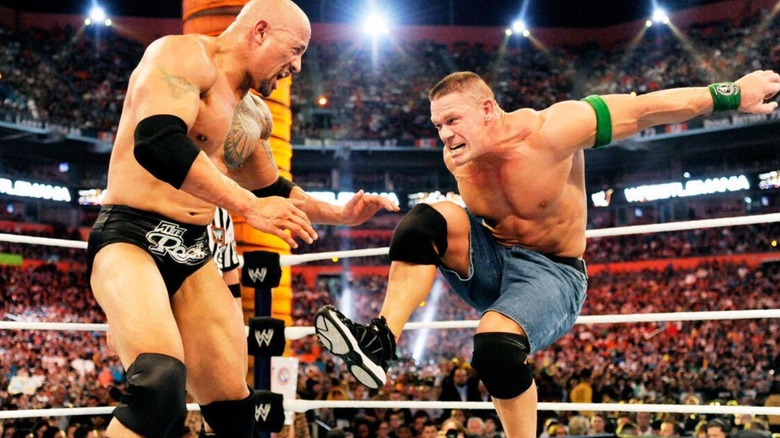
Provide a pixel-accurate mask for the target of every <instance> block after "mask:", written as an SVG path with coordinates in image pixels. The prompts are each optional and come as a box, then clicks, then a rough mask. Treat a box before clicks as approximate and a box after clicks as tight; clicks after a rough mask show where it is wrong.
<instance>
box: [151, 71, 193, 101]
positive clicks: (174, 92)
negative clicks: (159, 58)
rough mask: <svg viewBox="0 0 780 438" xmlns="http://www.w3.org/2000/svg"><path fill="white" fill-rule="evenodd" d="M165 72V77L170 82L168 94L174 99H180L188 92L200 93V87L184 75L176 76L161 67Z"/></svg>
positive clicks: (163, 72)
mask: <svg viewBox="0 0 780 438" xmlns="http://www.w3.org/2000/svg"><path fill="white" fill-rule="evenodd" d="M160 71H162V74H163V79H165V82H167V83H168V94H170V96H171V97H173V98H174V99H179V98H181V97H182V96H184V95H185V94H186V93H195V94H198V95H200V90H199V89H198V87H196V86H195V85H193V84H192V83H191V82H190V81H188V80H187V78H185V77H184V76H176V75H172V74H170V73H168V72H167V71H165V70H163V69H160Z"/></svg>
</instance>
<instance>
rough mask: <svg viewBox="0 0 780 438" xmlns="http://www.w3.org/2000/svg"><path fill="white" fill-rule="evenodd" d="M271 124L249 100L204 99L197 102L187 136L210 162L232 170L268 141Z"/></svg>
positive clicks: (245, 98)
mask: <svg viewBox="0 0 780 438" xmlns="http://www.w3.org/2000/svg"><path fill="white" fill-rule="evenodd" d="M271 124H272V121H271V120H270V118H269V117H267V116H266V115H265V114H264V113H263V112H262V111H260V110H259V109H258V108H257V106H256V105H255V104H254V102H253V101H252V99H251V98H247V97H244V98H242V99H240V100H238V101H236V99H235V98H232V99H231V98H219V97H207V98H205V99H203V100H202V101H201V105H200V111H199V112H198V117H197V119H196V121H195V124H194V125H193V127H192V130H191V135H192V137H193V139H194V140H195V142H196V143H197V144H198V146H200V148H201V149H202V150H203V151H205V152H206V154H208V155H209V157H211V159H212V160H213V161H215V162H217V163H219V164H224V165H225V166H226V167H227V168H228V169H232V168H235V167H238V166H240V165H241V164H243V163H244V161H245V160H246V159H247V157H249V156H250V155H251V154H252V153H253V152H254V151H255V149H257V146H258V144H259V142H260V141H261V140H263V139H266V138H268V133H269V132H270V127H271Z"/></svg>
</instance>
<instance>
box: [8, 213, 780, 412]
mask: <svg viewBox="0 0 780 438" xmlns="http://www.w3.org/2000/svg"><path fill="white" fill-rule="evenodd" d="M773 222H780V213H776V214H765V215H756V216H744V217H734V218H722V219H708V220H696V221H688V222H675V223H667V224H653V225H639V226H627V227H616V228H609V229H599V230H588V232H587V233H586V236H587V237H588V238H598V237H612V236H622V235H631V234H647V233H659V232H670V231H685V230H696V229H703V228H715V227H726V226H737V225H753V224H764V223H773ZM0 242H9V243H20V244H31V245H47V246H58V247H65V248H77V249H86V242H83V241H72V240H64V239H54V238H41V237H32V236H21V235H14V234H2V233H0ZM387 253H388V248H373V249H362V250H350V251H331V252H321V253H311V254H302V255H285V256H280V260H279V264H280V265H281V266H294V265H298V264H301V263H306V262H311V261H318V260H331V259H333V258H334V257H338V258H347V257H366V256H376V255H386V254H387ZM777 318H780V308H775V309H757V310H731V311H701V312H673V313H641V314H613V315H584V316H580V317H579V318H578V319H577V321H576V324H632V323H643V322H669V321H715V320H738V319H777ZM477 324H478V321H434V322H428V323H415V322H410V323H408V324H407V325H406V326H405V330H420V329H461V328H476V327H477ZM0 330H4V331H12V330H41V331H48V330H52V331H90V332H101V331H107V330H108V326H107V324H83V323H55V322H32V321H0ZM312 334H314V327H285V329H284V335H285V338H286V339H287V340H295V339H300V338H302V337H305V336H308V335H312ZM283 405H284V410H285V411H286V412H305V411H308V410H314V409H323V408H380V409H389V408H409V409H469V410H481V409H490V410H492V409H494V407H493V404H492V403H490V402H439V401H365V400H363V401H348V400H342V401H337V400H330V401H328V400H300V399H290V398H285V399H284V402H283ZM187 407H188V409H189V410H192V411H197V410H199V407H198V405H197V404H195V403H191V404H188V405H187ZM113 409H114V407H113V406H109V407H84V408H53V409H28V410H8V411H0V420H4V419H17V418H37V417H60V416H75V415H105V414H110V413H111V412H112V410H113ZM538 410H539V411H559V412H564V411H596V412H632V413H633V412H656V413H680V414H719V415H738V414H753V415H780V407H765V406H744V405H743V406H740V405H731V404H728V405H717V404H710V405H696V404H677V405H675V404H651V403H636V404H631V403H628V404H627V403H547V402H540V403H539V404H538Z"/></svg>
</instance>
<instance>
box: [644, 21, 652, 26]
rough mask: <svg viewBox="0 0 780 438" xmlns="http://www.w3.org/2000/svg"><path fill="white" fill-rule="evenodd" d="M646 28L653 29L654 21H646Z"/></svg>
mask: <svg viewBox="0 0 780 438" xmlns="http://www.w3.org/2000/svg"><path fill="white" fill-rule="evenodd" d="M645 27H653V20H647V21H645Z"/></svg>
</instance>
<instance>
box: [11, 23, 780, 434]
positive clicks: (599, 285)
mask: <svg viewBox="0 0 780 438" xmlns="http://www.w3.org/2000/svg"><path fill="white" fill-rule="evenodd" d="M760 18H761V17H755V18H754V19H753V20H746V21H745V22H744V23H742V25H740V26H738V27H731V26H726V25H723V24H717V23H710V24H707V25H702V26H698V27H694V28H691V29H688V30H687V37H688V41H689V42H690V44H691V46H686V45H684V43H683V42H681V41H680V40H678V39H676V38H674V37H673V36H672V35H671V34H670V33H668V32H661V33H658V34H653V35H648V36H647V37H646V38H644V39H642V40H641V41H640V43H639V44H637V45H636V46H634V47H632V48H631V49H630V50H628V49H626V50H622V49H616V50H613V51H606V52H605V51H602V50H597V49H596V48H595V47H590V46H583V47H578V48H551V49H549V50H547V51H542V50H540V49H538V48H535V47H533V46H531V45H530V44H525V43H518V44H512V45H510V47H508V48H507V50H506V51H504V52H501V53H500V56H496V55H494V51H493V50H488V49H486V48H484V47H481V46H479V45H476V44H470V43H460V44H456V45H455V46H453V47H445V46H444V45H441V44H438V43H434V42H424V43H414V44H411V43H404V44H401V46H400V47H399V48H396V49H393V50H399V51H398V52H392V53H391V52H390V51H388V50H389V49H383V50H385V52H383V54H382V56H378V57H376V58H375V59H377V62H366V60H367V59H371V58H372V56H371V53H369V50H368V49H366V48H361V47H354V46H353V45H352V43H342V44H328V45H317V44H314V45H313V46H312V47H311V49H310V52H309V53H308V54H307V61H306V65H305V68H304V69H303V74H302V75H301V76H300V77H299V79H298V80H297V81H296V85H295V87H294V88H293V113H294V114H296V118H297V120H296V121H295V123H293V128H294V132H293V138H294V139H296V141H299V142H301V143H302V142H303V139H306V138H315V139H317V138H319V139H321V138H333V139H360V140H369V141H370V140H377V141H381V142H385V141H388V140H392V142H391V144H396V142H397V143H398V144H401V143H409V142H412V141H414V140H415V139H419V138H427V137H435V133H434V132H433V130H432V127H431V126H430V121H429V120H428V116H427V108H428V102H427V98H426V91H427V89H428V88H429V87H430V85H431V84H430V81H431V80H433V78H439V77H441V76H443V75H444V74H445V73H446V72H449V71H451V70H453V69H464V70H475V71H477V72H478V73H481V74H484V75H485V76H486V77H488V78H490V80H491V83H492V84H494V86H495V89H496V91H497V95H498V99H499V101H500V103H501V105H502V106H505V107H519V106H526V107H531V108H542V107H544V106H547V105H549V104H550V103H551V102H554V101H558V100H561V99H567V98H573V97H579V96H582V95H585V94H590V93H594V92H597V93H608V92H629V91H637V92H640V93H641V92H646V91H653V90H655V89H658V88H666V87H670V86H686V85H692V84H701V83H709V82H712V81H714V80H719V79H722V78H724V77H727V78H732V77H737V76H738V75H739V74H740V73H741V72H742V71H743V70H744V69H748V70H752V69H757V68H762V67H767V66H772V65H777V64H778V61H780V46H777V45H776V44H775V41H777V40H778V37H780V31H778V27H777V26H771V25H767V23H765V22H762V21H761V20H760ZM101 32H102V33H98V32H97V31H94V30H92V31H88V32H74V31H73V30H72V29H69V28H62V29H57V30H52V31H43V30H34V31H20V32H15V31H10V30H7V29H0V65H4V66H7V68H4V71H3V81H2V82H0V115H1V116H2V117H3V118H4V120H7V121H15V122H19V123H34V124H38V125H40V126H44V125H45V126H49V127H52V126H55V127H61V128H62V129H63V130H66V131H70V130H94V131H106V132H113V131H114V130H115V125H116V122H117V120H118V116H119V111H120V110H121V106H122V101H123V98H124V90H125V88H126V86H127V78H128V75H129V73H130V68H131V66H132V65H134V64H135V63H137V61H138V59H139V57H140V55H141V52H142V47H141V46H140V45H139V44H137V43H135V42H132V41H129V40H127V39H125V38H123V37H121V36H120V35H118V34H117V33H115V32H114V31H112V30H111V29H104V30H102V31H101ZM690 47H695V49H696V53H695V54H694V53H691V52H690V51H689V48H690ZM85 54H88V56H85ZM345 72H346V73H345ZM42 83H45V84H47V86H46V87H41V86H39V84H42ZM319 96H327V97H328V99H329V104H328V105H327V107H325V108H321V107H317V106H315V104H314V103H313V102H315V101H316V98H317V97H319ZM317 114H319V115H323V114H324V116H325V117H324V118H323V117H319V118H318V117H315V115H317ZM58 129H59V128H58ZM382 144H386V143H382ZM0 170H2V171H3V172H4V173H11V174H14V173H19V174H26V173H28V170H27V169H25V168H24V167H23V168H21V169H18V168H14V167H5V166H4V167H3V168H2V169H0ZM56 172H57V171H56V170H55V169H54V168H49V169H46V170H45V171H44V175H45V174H52V175H56ZM57 178H66V176H62V175H59V176H57ZM63 181H64V180H63ZM17 219H18V218H17ZM396 220H397V218H395V219H394V218H392V217H389V216H383V217H382V218H381V219H379V221H380V222H381V226H378V227H377V228H381V229H382V231H380V232H376V233H371V232H368V233H364V234H360V235H346V234H345V232H344V230H340V229H337V228H336V227H327V228H322V229H321V231H322V232H321V233H320V235H321V236H322V238H321V239H320V240H319V241H318V242H317V244H316V245H315V246H313V247H303V248H301V251H306V252H314V251H326V250H343V249H354V248H368V247H382V246H387V245H388V244H389V233H387V230H389V229H392V227H393V225H394V224H395V221H396ZM2 231H3V232H19V231H20V230H18V229H15V228H14V227H10V228H9V227H6V228H5V229H3V230H2ZM779 232H780V229H778V225H776V224H766V225H751V226H732V227H724V228H713V229H700V230H694V231H685V232H674V233H658V234H653V235H649V234H648V235H635V236H622V237H605V238H598V239H591V240H590V241H589V246H588V250H587V253H586V256H585V259H586V260H587V261H588V263H590V264H601V263H612V262H623V261H635V260H667V259H672V258H680V257H699V256H702V257H718V256H724V255H732V254H753V253H766V252H775V251H777V250H778V249H777V236H778V233H779ZM25 234H30V233H29V232H25ZM40 235H41V236H46V237H59V238H77V233H75V230H64V229H51V230H47V231H45V232H42V233H40ZM347 245H349V246H347ZM0 252H2V253H11V254H20V255H22V256H23V258H24V259H25V260H35V261H37V262H36V263H30V264H25V265H22V266H12V265H0V314H1V315H2V316H3V318H4V319H5V320H14V321H56V322H74V323H75V322H89V323H101V322H105V317H104V315H103V314H102V312H101V310H100V308H99V307H98V305H97V303H96V302H95V301H94V299H93V298H92V295H91V293H90V291H89V282H88V280H87V278H86V277H85V272H84V267H83V254H82V253H81V252H80V250H71V249H59V248H50V247H42V246H31V245H20V244H9V243H3V244H0ZM63 261H64V262H69V263H68V264H65V265H64V264H61V263H58V264H55V263H56V262H63ZM386 263H387V260H386V259H385V258H384V257H373V258H365V259H353V260H350V261H349V264H352V265H360V264H386ZM345 267H348V265H345ZM340 281H341V284H340V291H339V293H338V296H334V294H333V289H332V287H330V285H329V284H327V283H326V282H324V281H320V282H316V283H314V284H309V283H307V282H306V281H305V280H304V279H303V277H302V276H299V275H295V276H294V278H293V290H294V295H293V309H292V318H293V321H294V324H295V325H311V324H312V322H313V321H312V319H313V309H317V308H319V307H320V306H321V305H324V304H329V303H334V302H336V301H340V302H341V304H342V306H345V308H348V309H350V311H351V312H353V315H352V316H354V317H355V319H357V320H361V321H365V320H367V319H369V318H371V317H373V316H375V315H376V314H378V313H379V310H380V309H379V306H380V305H381V302H382V297H383V295H384V290H385V288H386V279H385V278H384V277H378V276H359V275H350V273H349V272H347V273H345V275H343V276H342V277H341V279H340ZM779 282H780V270H779V269H778V267H777V266H776V265H773V264H766V265H762V266H760V267H755V266H749V265H748V264H746V263H738V262H726V261H722V260H717V259H713V260H709V261H706V262H702V263H701V264H699V265H698V266H697V267H695V268H686V269H682V268H674V267H672V266H669V267H667V268H666V269H663V270H660V271H651V270H642V271H633V272H621V273H615V272H605V273H600V274H597V275H593V277H592V278H591V281H590V287H589V290H588V295H589V296H588V299H587V301H586V303H585V308H584V310H583V314H585V315H602V314H633V313H648V312H680V311H706V310H739V309H776V308H780V296H778V294H777V286H776V285H777V284H778V283H779ZM347 291H348V293H347ZM478 317H479V315H477V314H476V313H475V312H474V311H473V310H472V309H471V308H470V307H468V306H467V305H465V304H464V303H463V302H462V301H460V300H459V299H458V298H456V297H455V296H454V295H453V294H452V293H451V292H450V291H449V289H448V288H447V286H446V285H445V284H443V283H441V284H438V283H437V286H436V287H435V291H434V292H433V293H432V295H431V297H429V300H428V301H427V302H426V303H425V305H424V306H421V308H420V309H419V310H418V311H417V312H416V314H415V315H414V316H413V321H428V320H441V321H449V320H475V319H478ZM779 333H780V323H778V322H777V320H773V319H762V320H735V321H696V322H684V323H640V324H630V325H628V324H600V325H577V326H575V328H574V329H573V330H572V332H571V333H569V334H568V335H566V336H565V337H564V338H562V339H561V340H559V341H558V342H557V343H556V344H554V345H553V346H551V347H550V348H548V349H546V350H543V351H541V352H539V353H537V354H535V355H534V356H532V357H531V358H530V361H531V363H532V365H533V368H534V370H535V375H536V381H537V384H538V388H539V389H538V392H539V399H540V401H543V402H567V401H593V402H624V403H667V402H669V403H696V404H699V403H701V404H708V403H721V404H724V403H736V404H746V405H763V404H765V403H768V402H769V401H771V400H773V398H780V388H779V387H778V384H779V383H778V382H780V381H779V380H778V378H779V377H778V373H779V372H780V363H778V362H780V345H778V340H779V339H780V335H779ZM471 336H472V331H470V330H450V331H447V332H444V331H429V332H426V331H415V332H409V333H406V334H404V336H403V337H402V338H401V339H400V341H399V351H400V352H401V355H402V359H401V360H400V361H399V362H398V363H397V364H396V365H394V366H393V367H392V368H391V372H392V374H391V376H390V379H389V383H388V384H387V385H386V386H385V387H384V388H382V389H381V390H379V391H375V392H370V393H369V392H368V391H366V390H365V388H363V387H362V386H360V385H358V384H356V383H355V382H354V381H352V378H351V377H350V374H349V373H348V372H346V371H345V370H344V368H343V364H342V362H341V361H334V360H333V358H332V357H330V356H329V355H328V354H327V353H321V351H320V348H319V346H318V345H317V341H316V339H315V338H313V337H308V338H304V339H302V340H298V341H294V342H291V343H290V347H291V349H292V351H293V352H294V354H295V355H296V356H298V357H308V358H310V359H311V361H309V362H307V363H305V364H303V366H302V367H301V373H300V376H299V396H300V397H301V398H307V399H330V400H333V399H340V398H347V399H355V400H366V399H389V400H439V399H440V400H457V399H461V398H460V397H465V398H466V399H468V400H471V401H478V400H486V392H485V390H484V388H483V387H482V386H481V385H480V382H479V379H478V376H475V375H474V372H473V370H472V369H471V368H470V366H469V365H468V361H469V359H470V358H469V357H468V352H469V351H470V350H471V348H470V347H469V343H470V342H471V340H470V339H471ZM461 389H463V394H464V395H463V396H461ZM123 390H124V375H123V369H122V367H121V365H120V364H119V360H118V358H117V356H116V354H115V353H114V352H113V351H112V350H111V348H110V347H109V346H108V343H107V340H106V336H105V333H103V332H53V331H51V332H50V331H32V330H16V331H6V332H4V334H3V336H1V337H0V410H13V409H28V408H46V407H65V406H78V407H88V406H110V405H113V404H115V403H116V402H117V400H119V398H120V397H121V394H122V392H123ZM453 397H457V398H453ZM487 412H489V411H486V412H481V411H472V412H464V411H462V410H454V411H441V410H431V409H425V410H417V411H415V412H413V411H412V410H403V409H399V410H379V409H361V410H347V409H333V410H328V409H320V410H317V411H310V412H308V413H307V414H306V416H299V418H297V420H296V421H297V422H302V423H304V426H300V424H298V426H297V427H296V428H295V435H296V436H297V437H301V438H305V437H307V436H309V435H310V434H311V433H312V432H317V433H318V434H319V433H321V434H326V435H328V436H334V437H335V436H339V435H338V432H339V431H341V433H350V434H352V435H353V436H360V437H361V438H362V437H381V438H385V437H388V436H389V437H394V438H404V437H412V436H414V437H421V436H426V437H427V436H430V435H424V431H426V430H428V431H429V432H430V430H431V428H433V429H435V430H436V431H437V432H441V433H442V434H444V435H446V436H447V437H450V436H456V437H464V438H465V437H467V436H468V437H472V436H473V437H479V436H484V437H488V438H492V437H494V436H500V431H496V420H495V418H494V417H492V416H491V415H489V414H488V413H487ZM315 420H318V421H315ZM715 420H718V419H716V418H714V417H713V416H700V415H694V416H681V415H678V416H669V415H661V414H660V413H658V414H649V415H644V414H637V415H628V414H625V413H623V412H607V413H602V414H601V415H599V414H596V413H591V412H578V413H576V412H575V413H567V412H547V413H545V414H543V415H540V422H541V424H540V427H539V429H540V434H541V436H543V437H550V436H563V435H572V436H574V435H587V434H592V435H602V434H619V435H621V436H623V435H631V434H632V432H630V430H632V429H633V430H634V431H635V432H634V433H636V434H640V433H643V434H646V433H647V432H648V431H652V433H654V434H662V432H663V431H664V430H666V429H667V428H666V427H664V424H667V425H668V424H669V423H671V430H672V431H673V432H674V433H677V434H680V435H682V434H684V435H691V436H693V435H696V438H702V436H701V433H702V430H703V431H704V434H705V435H706V434H707V428H708V424H711V423H712V422H713V421H715ZM719 420H720V421H722V422H723V423H724V426H725V427H727V428H733V429H739V428H745V429H747V428H751V429H755V428H757V429H762V428H767V429H769V428H774V429H772V430H774V431H775V432H780V430H778V427H780V424H778V423H777V422H774V423H772V421H777V420H772V419H770V418H765V417H760V416H757V417H755V418H753V417H751V418H743V417H722V418H720V419H719ZM106 424H107V418H106V417H105V416H85V417H70V418H68V417H59V418H50V419H24V420H4V421H1V422H0V438H16V437H27V436H30V435H28V434H34V435H33V436H36V437H52V436H59V435H57V434H59V433H60V432H64V433H66V434H67V435H66V436H68V437H70V436H74V437H85V436H90V437H96V436H100V434H101V432H100V431H101V430H103V429H104V426H105V425H106ZM197 425H198V421H197V417H195V416H193V417H191V418H190V419H189V421H188V427H189V429H190V431H192V432H191V433H194V431H195V430H196V429H197ZM451 429H452V430H451ZM448 431H449V432H453V433H454V435H451V434H450V433H449V432H448Z"/></svg>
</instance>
